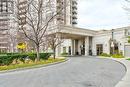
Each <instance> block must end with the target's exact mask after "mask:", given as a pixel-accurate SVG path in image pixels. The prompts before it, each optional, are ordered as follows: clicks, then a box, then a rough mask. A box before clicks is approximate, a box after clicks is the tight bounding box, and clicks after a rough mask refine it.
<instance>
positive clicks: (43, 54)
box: [40, 53, 51, 60]
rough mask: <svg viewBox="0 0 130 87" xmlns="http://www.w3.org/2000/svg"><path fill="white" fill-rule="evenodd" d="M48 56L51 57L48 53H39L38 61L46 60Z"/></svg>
mask: <svg viewBox="0 0 130 87" xmlns="http://www.w3.org/2000/svg"><path fill="white" fill-rule="evenodd" d="M50 56H51V54H50V53H40V59H42V60H48V58H49V57H50Z"/></svg>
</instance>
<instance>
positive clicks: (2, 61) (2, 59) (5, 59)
mask: <svg viewBox="0 0 130 87" xmlns="http://www.w3.org/2000/svg"><path fill="white" fill-rule="evenodd" d="M50 56H51V53H40V59H42V60H48V58H49V57H50ZM27 57H28V58H29V59H30V60H32V61H35V58H36V53H28V54H19V53H7V55H0V65H10V64H11V63H12V62H13V61H14V60H15V61H16V63H18V60H19V61H21V62H23V63H25V60H26V58H27Z"/></svg>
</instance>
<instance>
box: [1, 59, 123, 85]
mask: <svg viewBox="0 0 130 87" xmlns="http://www.w3.org/2000/svg"><path fill="white" fill-rule="evenodd" d="M124 75H125V67H124V66H123V65H121V64H120V63H118V62H116V61H113V60H110V59H101V58H100V59H98V58H94V57H90V58H89V57H74V58H70V60H69V61H67V62H65V63H62V64H57V65H53V66H48V67H43V68H37V69H31V70H24V71H16V72H10V73H5V74H0V87H114V86H115V85H116V84H117V83H118V82H119V81H120V80H121V79H122V77H123V76H124ZM123 87H124V86H123Z"/></svg>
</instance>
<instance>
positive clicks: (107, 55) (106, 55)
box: [100, 53, 111, 57]
mask: <svg viewBox="0 0 130 87" xmlns="http://www.w3.org/2000/svg"><path fill="white" fill-rule="evenodd" d="M100 56H104V57H111V55H109V54H107V53H102V54H101V55H100Z"/></svg>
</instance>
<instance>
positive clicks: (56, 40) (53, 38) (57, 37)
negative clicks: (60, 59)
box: [48, 34, 64, 59]
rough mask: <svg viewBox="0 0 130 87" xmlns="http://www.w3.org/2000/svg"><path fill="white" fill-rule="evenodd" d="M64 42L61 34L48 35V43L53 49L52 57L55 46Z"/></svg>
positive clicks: (54, 53)
mask: <svg viewBox="0 0 130 87" xmlns="http://www.w3.org/2000/svg"><path fill="white" fill-rule="evenodd" d="M63 42H64V39H63V38H62V36H61V34H52V35H49V36H48V44H49V46H50V47H51V49H52V50H53V58H54V59H55V57H56V48H57V47H58V46H60V45H61V44H62V43H63Z"/></svg>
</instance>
